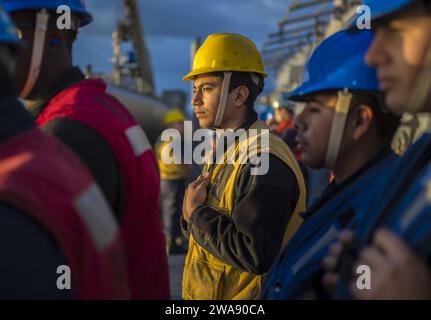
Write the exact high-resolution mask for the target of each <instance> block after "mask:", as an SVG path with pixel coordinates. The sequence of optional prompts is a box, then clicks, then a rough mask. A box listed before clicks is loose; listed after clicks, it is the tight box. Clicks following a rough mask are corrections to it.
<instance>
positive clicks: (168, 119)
mask: <svg viewBox="0 0 431 320" xmlns="http://www.w3.org/2000/svg"><path fill="white" fill-rule="evenodd" d="M184 120H185V117H184V114H183V113H182V112H181V111H180V110H178V109H173V110H169V111H167V112H166V113H165V117H164V119H163V123H164V124H165V125H168V124H171V123H174V122H183V121H184Z"/></svg>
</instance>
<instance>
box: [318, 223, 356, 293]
mask: <svg viewBox="0 0 431 320" xmlns="http://www.w3.org/2000/svg"><path fill="white" fill-rule="evenodd" d="M353 240H354V234H353V232H352V231H350V230H342V231H340V234H339V235H338V242H336V243H334V244H333V245H331V246H330V248H329V253H328V255H327V256H326V257H325V258H324V259H323V269H324V271H325V274H324V276H323V278H322V281H323V285H324V286H325V288H326V289H327V290H328V291H329V292H331V293H333V292H334V290H335V288H336V285H337V282H338V281H339V279H340V275H339V274H338V273H337V270H336V269H337V266H338V263H339V260H340V255H341V253H342V252H343V249H344V248H345V247H346V246H348V245H349V244H351V243H352V242H353Z"/></svg>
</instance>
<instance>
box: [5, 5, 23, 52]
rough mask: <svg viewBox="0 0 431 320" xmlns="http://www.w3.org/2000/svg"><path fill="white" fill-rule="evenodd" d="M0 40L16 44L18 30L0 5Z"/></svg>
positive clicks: (17, 41) (17, 42)
mask: <svg viewBox="0 0 431 320" xmlns="http://www.w3.org/2000/svg"><path fill="white" fill-rule="evenodd" d="M0 42H1V43H8V44H11V45H14V46H15V45H18V44H19V38H18V31H17V29H16V28H15V26H14V24H13V23H12V21H11V19H10V18H9V16H8V15H7V13H6V12H5V11H4V10H3V8H2V7H0Z"/></svg>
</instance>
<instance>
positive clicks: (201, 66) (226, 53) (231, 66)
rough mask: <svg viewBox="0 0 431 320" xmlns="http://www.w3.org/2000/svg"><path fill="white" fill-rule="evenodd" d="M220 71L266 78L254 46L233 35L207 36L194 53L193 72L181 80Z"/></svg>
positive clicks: (245, 39)
mask: <svg viewBox="0 0 431 320" xmlns="http://www.w3.org/2000/svg"><path fill="white" fill-rule="evenodd" d="M220 71H240V72H253V73H258V74H260V75H262V77H266V76H267V74H266V73H265V71H264V66H263V61H262V57H261V56H260V53H259V50H258V49H257V47H256V45H255V44H254V43H253V42H252V41H251V40H250V39H248V38H247V37H244V36H242V35H240V34H235V33H214V34H212V35H209V36H208V38H207V39H206V40H205V42H204V43H203V44H202V46H201V47H200V48H199V50H198V51H197V52H196V56H195V59H194V61H193V70H192V71H190V72H189V73H188V74H187V75H186V76H185V77H184V78H183V80H193V78H194V77H195V76H197V75H199V74H204V73H210V72H220Z"/></svg>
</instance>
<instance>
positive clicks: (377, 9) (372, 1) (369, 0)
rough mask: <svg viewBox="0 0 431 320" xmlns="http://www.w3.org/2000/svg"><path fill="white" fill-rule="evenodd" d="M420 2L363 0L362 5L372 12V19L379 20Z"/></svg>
mask: <svg viewBox="0 0 431 320" xmlns="http://www.w3.org/2000/svg"><path fill="white" fill-rule="evenodd" d="M417 1H418V0H363V1H362V4H363V5H366V6H368V7H369V8H370V10H371V19H372V20H374V19H377V18H380V17H383V16H385V15H387V14H391V13H394V12H397V11H399V10H401V9H404V8H405V7H407V6H409V5H411V4H413V3H415V2H417Z"/></svg>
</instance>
